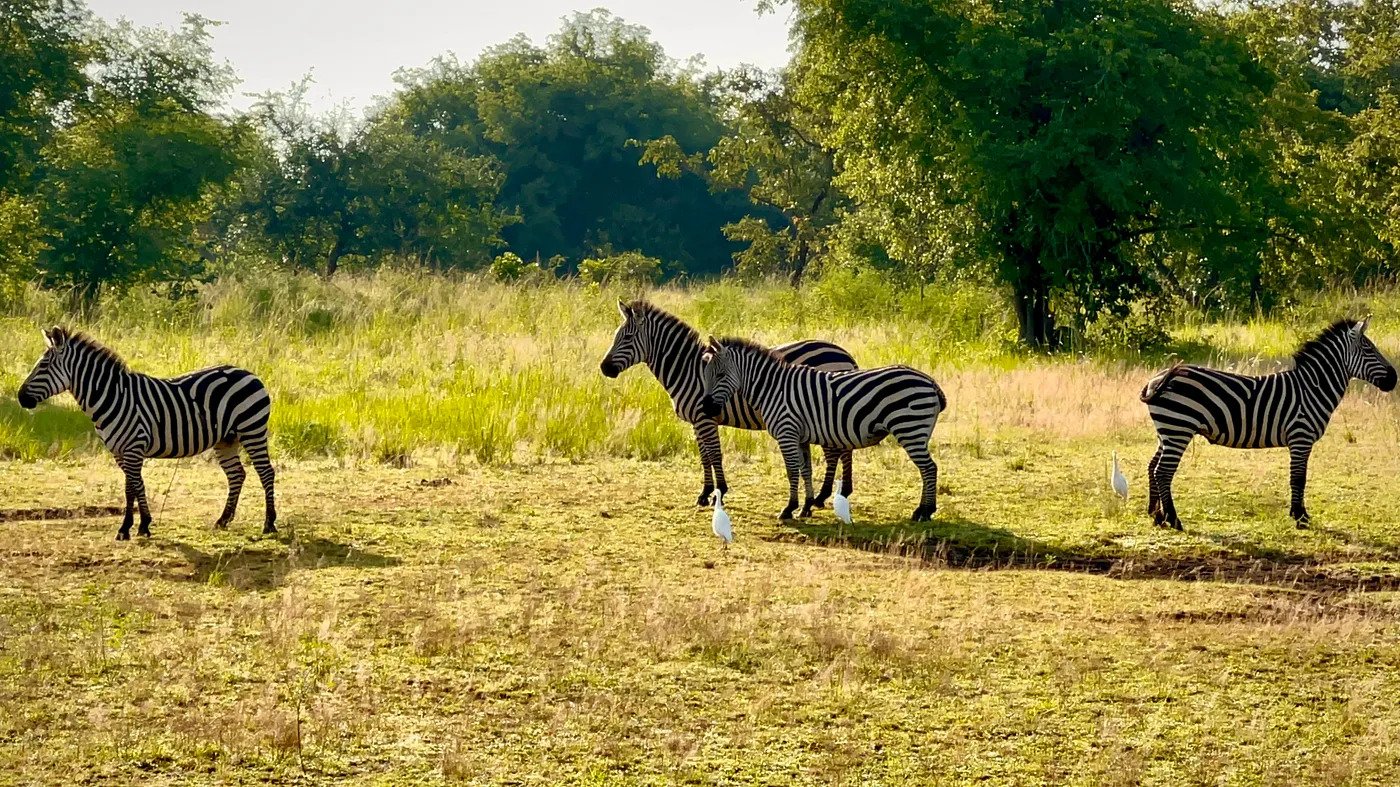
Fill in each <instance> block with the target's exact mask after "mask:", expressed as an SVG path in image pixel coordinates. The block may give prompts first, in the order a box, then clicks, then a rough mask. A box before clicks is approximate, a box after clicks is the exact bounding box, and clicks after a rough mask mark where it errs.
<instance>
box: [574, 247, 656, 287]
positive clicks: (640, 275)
mask: <svg viewBox="0 0 1400 787" xmlns="http://www.w3.org/2000/svg"><path fill="white" fill-rule="evenodd" d="M661 273H662V270H661V260H658V259H656V258H655V257H648V256H646V255H645V254H642V253H641V252H638V251H624V252H622V253H621V254H610V255H607V256H604V257H590V258H588V259H586V260H584V261H582V262H580V263H579V265H578V276H579V278H580V279H583V280H584V281H586V282H590V283H592V284H633V285H635V284H655V283H657V282H658V281H660V280H661Z"/></svg>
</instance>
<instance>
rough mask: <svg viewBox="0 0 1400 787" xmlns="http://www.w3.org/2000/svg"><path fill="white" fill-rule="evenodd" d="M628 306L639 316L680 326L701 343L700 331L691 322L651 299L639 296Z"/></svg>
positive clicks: (697, 342)
mask: <svg viewBox="0 0 1400 787" xmlns="http://www.w3.org/2000/svg"><path fill="white" fill-rule="evenodd" d="M627 308H628V310H630V311H631V312H632V314H634V315H635V316H637V317H639V318H640V317H651V318H652V319H654V320H656V321H658V322H661V323H664V324H666V325H670V326H674V327H676V328H679V329H680V330H681V331H684V332H685V334H686V335H687V336H689V337H690V338H692V339H694V340H695V343H696V344H700V343H701V342H700V332H699V331H697V330H695V329H694V328H693V327H691V325H690V323H687V322H686V321H685V320H682V319H681V318H679V317H677V316H676V315H674V314H672V313H670V312H668V311H666V310H665V309H663V308H661V307H660V306H657V305H656V304H654V303H652V302H651V301H648V300H646V299H645V298H638V299H637V300H635V301H632V302H631V303H629V304H627Z"/></svg>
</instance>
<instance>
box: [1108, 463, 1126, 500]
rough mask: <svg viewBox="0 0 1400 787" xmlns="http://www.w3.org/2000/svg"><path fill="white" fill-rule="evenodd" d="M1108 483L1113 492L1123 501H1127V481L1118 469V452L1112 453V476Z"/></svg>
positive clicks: (1120, 469)
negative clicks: (1110, 484)
mask: <svg viewBox="0 0 1400 787" xmlns="http://www.w3.org/2000/svg"><path fill="white" fill-rule="evenodd" d="M1110 483H1112V484H1113V491H1115V492H1117V493H1118V496H1119V497H1121V498H1123V499H1124V500H1127V499H1128V479H1127V477H1125V476H1124V475H1123V470H1122V468H1120V467H1118V452H1117V451H1114V452H1113V474H1112V476H1111V481H1110Z"/></svg>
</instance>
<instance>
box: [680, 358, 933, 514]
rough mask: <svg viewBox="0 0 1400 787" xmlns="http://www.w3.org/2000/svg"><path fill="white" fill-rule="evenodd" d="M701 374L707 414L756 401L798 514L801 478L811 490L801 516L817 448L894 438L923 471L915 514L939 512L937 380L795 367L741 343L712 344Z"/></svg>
mask: <svg viewBox="0 0 1400 787" xmlns="http://www.w3.org/2000/svg"><path fill="white" fill-rule="evenodd" d="M708 350H709V353H708V355H707V357H706V364H705V369H704V373H703V375H702V377H703V380H704V384H705V401H704V405H703V407H704V409H705V411H706V412H711V413H713V412H719V411H720V410H722V409H723V408H725V407H727V406H728V405H729V404H730V403H731V402H732V401H733V400H734V398H736V397H739V396H742V397H743V398H744V399H746V400H748V402H749V403H750V404H752V406H753V408H754V410H756V411H757V412H758V414H759V416H760V417H761V418H762V419H763V422H764V423H765V424H766V425H767V429H768V433H769V434H771V435H773V437H774V438H776V439H777V441H778V447H779V449H780V450H781V451H782V453H783V463H784V464H785V465H786V466H787V474H788V504H787V507H786V508H784V509H783V512H782V513H781V514H780V515H779V518H780V519H789V518H791V517H792V515H793V513H794V512H795V511H796V510H797V477H798V475H799V474H800V475H801V476H802V479H803V481H804V482H805V483H806V485H807V501H806V504H805V505H804V507H803V509H802V515H803V516H807V515H808V514H810V513H811V509H812V506H813V502H814V501H813V498H812V465H811V461H810V459H809V458H808V457H807V455H806V446H807V445H809V444H812V443H815V444H817V445H823V446H832V447H833V448H837V449H844V450H853V449H856V448H866V447H869V446H872V445H875V444H876V443H879V442H880V441H881V440H883V439H885V437H887V436H891V435H892V436H893V437H894V438H895V440H897V441H899V445H900V446H901V447H902V448H903V449H904V451H905V453H907V454H909V459H910V460H911V461H913V462H914V466H915V467H917V468H919V476H920V479H921V480H922V482H923V492H922V495H921V496H920V498H919V507H918V508H916V509H914V514H913V516H912V517H911V518H912V519H914V520H915V521H920V520H927V519H929V518H930V517H931V516H933V513H934V512H935V511H937V510H938V465H937V464H936V463H934V461H933V457H931V456H930V455H929V450H928V444H929V440H930V439H931V438H932V437H933V427H934V426H935V425H936V424H937V423H938V416H939V414H940V413H942V412H943V410H944V409H945V408H946V407H947V406H948V399H947V397H946V396H944V394H943V391H942V389H940V388H939V387H938V383H935V382H934V381H933V378H932V377H929V376H928V375H927V374H924V373H923V372H921V371H919V370H917V369H911V368H909V367H908V366H884V367H881V368H878V369H866V370H863V371H854V372H845V373H841V374H832V373H830V372H825V371H822V370H819V369H812V368H809V367H804V366H794V365H792V364H790V363H787V362H786V361H784V360H783V359H782V358H780V357H779V356H778V355H777V354H776V353H773V352H771V351H769V350H768V349H766V348H764V347H761V346H759V345H756V344H753V343H751V342H747V341H744V340H742V339H723V340H715V339H711V340H710V344H709V347H708Z"/></svg>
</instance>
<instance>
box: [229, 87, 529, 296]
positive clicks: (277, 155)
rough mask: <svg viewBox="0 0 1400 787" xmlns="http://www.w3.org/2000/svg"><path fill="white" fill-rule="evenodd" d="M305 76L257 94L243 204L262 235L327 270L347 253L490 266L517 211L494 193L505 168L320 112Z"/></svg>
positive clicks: (391, 126) (388, 125)
mask: <svg viewBox="0 0 1400 787" xmlns="http://www.w3.org/2000/svg"><path fill="white" fill-rule="evenodd" d="M307 85H308V82H307V81H306V80H303V81H302V82H300V83H298V84H297V85H294V86H293V88H292V90H291V91H289V92H287V93H271V94H268V95H266V96H264V97H263V98H262V99H261V100H260V101H259V102H258V104H257V106H256V107H255V109H254V117H255V118H256V119H257V122H258V124H259V126H260V127H261V128H262V129H264V133H265V134H266V135H267V139H268V145H267V146H266V147H265V149H264V151H263V153H262V155H261V156H259V157H258V163H257V165H256V166H255V167H253V168H252V169H251V171H250V172H249V173H248V175H247V176H246V178H245V182H244V184H243V188H242V209H241V213H242V215H243V216H244V217H245V218H246V222H247V223H248V224H249V225H251V227H252V228H253V235H254V236H255V238H256V239H257V242H261V243H262V244H263V245H264V246H265V247H266V249H267V250H268V251H271V252H273V253H275V254H277V255H278V256H280V257H281V258H282V259H283V260H285V261H286V262H287V263H288V264H290V265H292V266H294V267H306V268H311V269H320V268H321V266H322V263H323V261H324V271H325V274H326V275H327V276H332V275H334V274H335V272H336V270H337V269H338V268H339V266H340V261H341V259H342V258H344V257H346V256H354V257H358V258H361V259H363V260H366V261H368V262H370V263H378V262H380V261H382V260H384V259H387V258H390V257H398V258H401V259H413V260H415V261H417V262H418V263H419V264H422V265H429V266H432V267H438V268H444V267H458V268H463V267H465V268H475V267H481V266H484V265H486V264H488V263H489V262H490V261H491V259H492V257H493V254H494V251H495V250H496V249H497V248H498V247H499V246H500V245H501V239H500V233H501V230H502V228H504V227H506V226H508V225H509V224H510V223H512V222H513V221H514V216H512V215H510V214H508V213H505V212H503V211H500V210H498V209H497V208H496V206H495V200H496V197H497V195H498V194H499V192H500V187H501V180H502V177H501V175H500V172H499V166H498V165H497V163H496V162H495V161H494V160H493V159H491V158H490V157H489V156H477V157H472V156H466V155H463V154H462V153H461V152H459V151H458V150H454V149H451V148H449V147H448V146H446V145H445V144H443V143H442V142H440V141H438V140H435V139H431V138H426V137H420V136H415V135H413V134H411V133H408V132H407V131H405V130H404V129H403V128H402V126H400V125H399V124H398V123H397V122H394V121H392V120H389V119H387V118H386V117H384V116H382V115H381V116H377V117H375V118H372V119H370V120H369V121H368V122H365V123H360V124H351V123H349V122H347V121H345V120H344V119H343V118H335V117H331V118H316V117H313V116H312V115H311V114H310V113H309V112H308V111H307V110H306V104H305V101H304V97H305V92H306V88H307Z"/></svg>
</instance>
